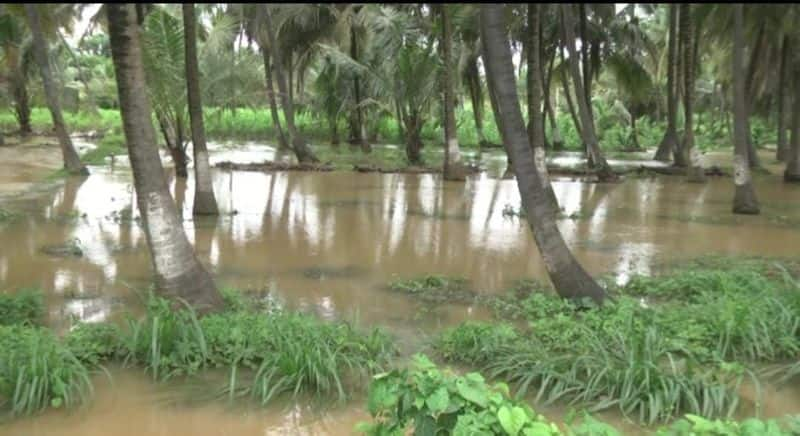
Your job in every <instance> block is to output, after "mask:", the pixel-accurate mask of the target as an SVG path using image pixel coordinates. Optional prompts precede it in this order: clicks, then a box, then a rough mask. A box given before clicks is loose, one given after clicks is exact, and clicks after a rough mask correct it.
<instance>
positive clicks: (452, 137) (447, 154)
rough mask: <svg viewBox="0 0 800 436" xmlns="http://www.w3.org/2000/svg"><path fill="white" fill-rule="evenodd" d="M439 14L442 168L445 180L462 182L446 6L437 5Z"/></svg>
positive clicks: (450, 31) (449, 27)
mask: <svg viewBox="0 0 800 436" xmlns="http://www.w3.org/2000/svg"><path fill="white" fill-rule="evenodd" d="M439 13H440V15H441V20H442V58H443V59H444V68H443V69H442V73H443V74H442V76H443V79H444V80H442V82H443V83H444V92H443V97H444V104H443V105H442V106H443V107H444V168H443V170H442V171H443V175H444V179H445V180H464V172H463V171H459V170H458V166H459V162H460V161H461V153H460V150H459V149H458V136H457V135H456V112H455V99H456V96H455V90H454V89H453V79H454V76H455V71H454V68H453V57H452V47H451V46H452V38H453V36H452V29H451V26H450V17H449V16H448V15H449V11H448V7H447V4H441V5H439Z"/></svg>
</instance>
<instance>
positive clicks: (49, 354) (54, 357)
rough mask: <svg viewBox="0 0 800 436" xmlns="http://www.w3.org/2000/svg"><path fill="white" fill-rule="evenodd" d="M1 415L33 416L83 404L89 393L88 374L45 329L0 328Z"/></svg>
mask: <svg viewBox="0 0 800 436" xmlns="http://www.w3.org/2000/svg"><path fill="white" fill-rule="evenodd" d="M0 350H2V353H0V412H2V413H4V414H5V415H8V416H12V417H13V416H19V415H27V414H32V413H35V412H38V411H41V410H43V409H45V408H47V407H50V406H52V407H61V406H65V407H69V406H74V405H77V404H80V403H82V402H84V401H85V400H86V399H87V398H88V397H89V396H90V394H91V392H92V385H91V382H90V380H89V371H88V370H87V368H86V367H85V366H84V365H83V364H82V363H81V362H80V361H79V360H78V359H77V358H76V357H75V355H74V354H73V353H72V352H71V351H70V349H69V348H68V347H66V346H64V345H63V344H62V343H60V342H59V341H58V339H57V338H56V337H55V335H54V334H53V333H52V332H51V331H49V330H46V329H44V328H40V327H27V326H21V325H14V326H0Z"/></svg>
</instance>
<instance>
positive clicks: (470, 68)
mask: <svg viewBox="0 0 800 436" xmlns="http://www.w3.org/2000/svg"><path fill="white" fill-rule="evenodd" d="M467 88H468V90H469V97H470V101H471V102H472V115H473V117H474V118H475V131H476V133H477V135H478V147H479V148H482V147H485V146H486V145H487V142H486V134H485V133H484V131H483V89H482V87H481V78H480V75H479V74H478V58H477V57H471V58H470V59H469V60H468V61H467Z"/></svg>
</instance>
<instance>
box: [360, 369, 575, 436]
mask: <svg viewBox="0 0 800 436" xmlns="http://www.w3.org/2000/svg"><path fill="white" fill-rule="evenodd" d="M367 403H368V404H367V407H368V409H369V412H370V414H371V415H372V416H373V418H375V420H376V422H373V423H361V424H359V426H358V430H360V431H361V432H363V433H366V434H368V435H403V434H406V429H407V427H409V426H413V428H414V434H418V435H423V434H431V435H433V434H453V435H469V434H485V435H542V436H547V435H559V434H561V432H560V431H559V429H558V427H557V426H556V425H555V424H553V423H550V422H547V421H546V420H545V418H544V417H543V416H541V415H537V414H536V413H535V412H534V411H533V410H532V409H531V408H530V407H529V406H528V405H526V404H525V403H521V402H517V401H514V400H512V399H511V398H510V397H509V395H508V387H507V386H505V385H504V384H502V383H498V384H495V385H494V386H489V385H487V384H486V382H485V381H484V379H483V377H482V376H481V375H480V374H478V373H469V374H466V375H465V376H463V377H462V376H456V375H454V374H452V373H450V372H447V371H442V370H439V369H438V368H437V367H436V366H435V365H434V364H433V363H432V362H431V361H430V360H428V358H427V357H425V356H423V355H416V356H414V365H413V368H412V369H411V370H408V369H404V370H395V371H392V372H390V373H385V374H380V375H377V376H375V377H374V380H373V382H372V384H371V385H370V390H369V398H368V400H367Z"/></svg>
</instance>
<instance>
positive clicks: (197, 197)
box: [183, 3, 219, 215]
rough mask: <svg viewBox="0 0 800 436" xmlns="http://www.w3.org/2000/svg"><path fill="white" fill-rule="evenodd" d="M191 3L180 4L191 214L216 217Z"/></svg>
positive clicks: (216, 210) (192, 5)
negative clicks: (190, 160)
mask: <svg viewBox="0 0 800 436" xmlns="http://www.w3.org/2000/svg"><path fill="white" fill-rule="evenodd" d="M195 20H196V18H195V15H194V3H184V4H183V38H184V41H185V44H184V45H185V49H186V50H185V51H186V53H185V56H184V59H185V63H186V87H187V89H186V96H187V100H188V105H189V123H190V124H191V128H192V152H193V153H194V186H195V188H194V206H193V208H192V213H193V214H194V215H218V214H219V209H218V208H217V199H216V197H214V184H213V183H212V180H211V165H210V164H209V162H208V149H207V148H206V132H205V126H204V125H203V103H202V99H201V97H200V68H199V66H198V65H197V31H196V30H195V23H196V21H195Z"/></svg>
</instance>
